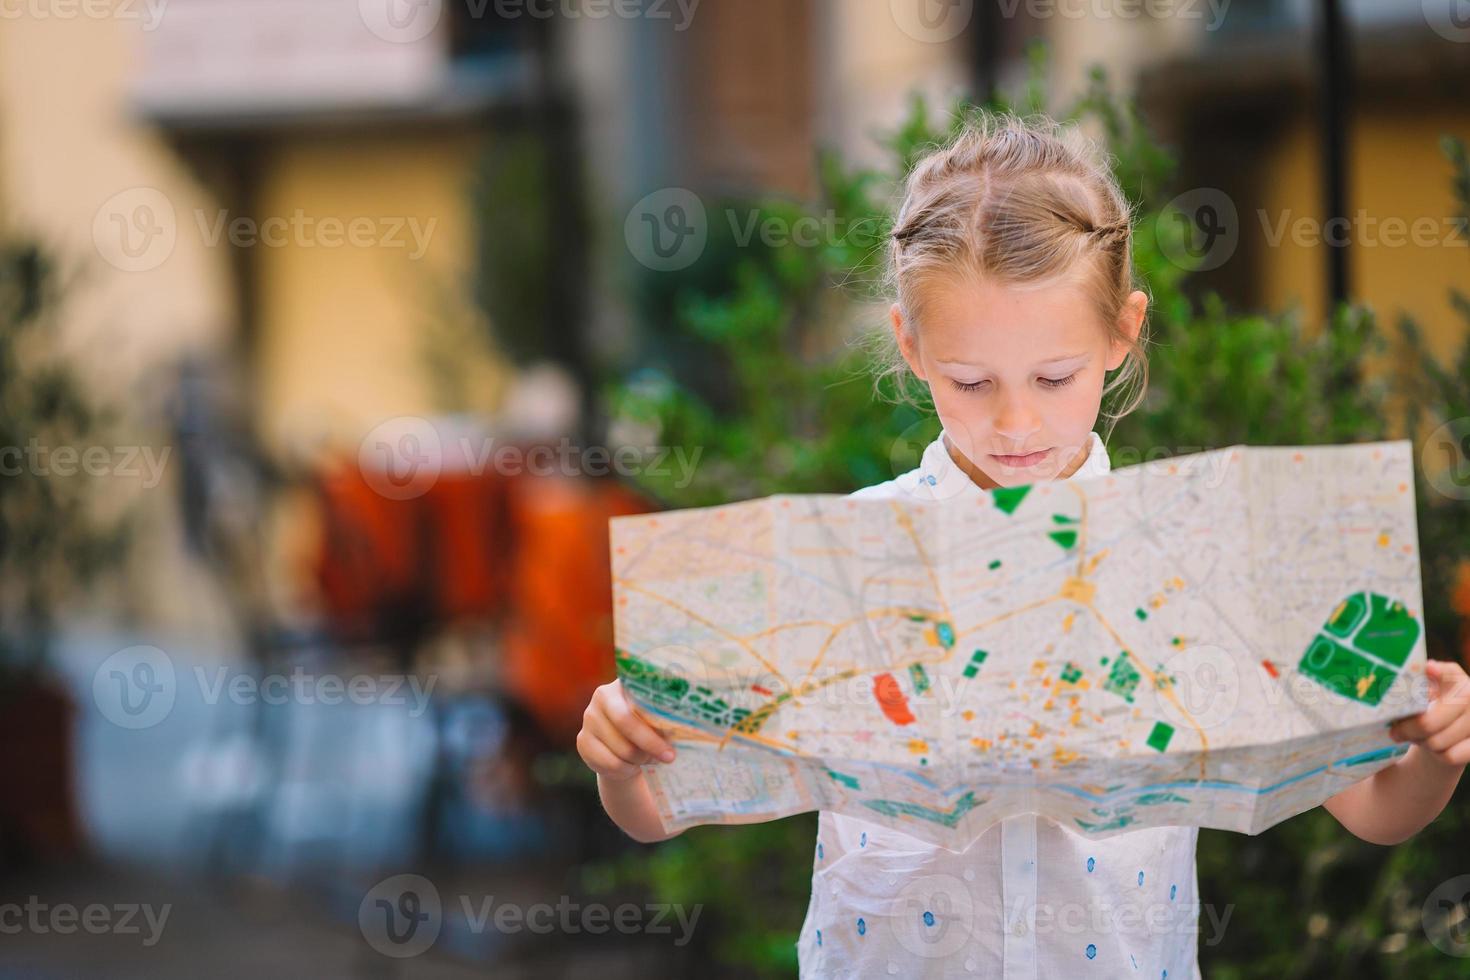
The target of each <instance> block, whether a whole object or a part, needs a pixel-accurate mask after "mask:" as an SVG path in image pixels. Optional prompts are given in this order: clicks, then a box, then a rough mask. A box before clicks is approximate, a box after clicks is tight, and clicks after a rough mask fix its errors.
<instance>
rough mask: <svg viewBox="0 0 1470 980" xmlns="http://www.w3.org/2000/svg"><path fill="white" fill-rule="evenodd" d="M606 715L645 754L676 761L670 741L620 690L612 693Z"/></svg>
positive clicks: (666, 760) (667, 760)
mask: <svg viewBox="0 0 1470 980" xmlns="http://www.w3.org/2000/svg"><path fill="white" fill-rule="evenodd" d="M607 700H608V705H607V710H606V714H607V717H608V720H610V721H611V722H612V723H613V724H614V725H616V726H617V729H618V731H619V732H620V733H622V735H623V737H624V738H626V739H628V740H629V741H631V742H633V743H635V744H636V745H637V746H638V747H639V748H640V749H642V750H643V751H644V752H647V753H648V754H649V755H651V756H655V757H657V758H660V759H662V760H663V761H665V762H672V761H673V760H674V747H673V746H672V745H670V744H669V741H668V739H666V738H664V737H663V736H662V735H660V734H659V733H658V729H656V728H654V727H653V726H652V725H650V724H649V723H648V722H647V721H646V720H645V719H644V718H643V716H642V715H641V714H640V713H639V712H638V710H637V708H636V707H635V706H634V704H633V702H632V701H630V700H629V699H628V696H627V695H626V694H624V693H623V691H622V689H621V688H619V689H618V690H617V691H615V692H610V693H609V697H608V699H607Z"/></svg>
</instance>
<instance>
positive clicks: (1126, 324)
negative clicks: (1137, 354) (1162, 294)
mask: <svg viewBox="0 0 1470 980" xmlns="http://www.w3.org/2000/svg"><path fill="white" fill-rule="evenodd" d="M1147 315H1148V294H1147V293H1145V292H1143V291H1142V290H1140V289H1135V290H1134V291H1133V292H1131V293H1129V294H1128V298H1127V299H1126V300H1124V301H1123V310H1122V312H1120V313H1119V314H1118V329H1119V330H1121V331H1122V332H1123V335H1124V336H1126V337H1128V338H1130V339H1131V340H1133V341H1134V342H1135V343H1136V342H1137V341H1138V334H1139V332H1140V331H1142V330H1143V318H1144V317H1145V316H1147ZM1127 356H1128V348H1127V346H1126V345H1124V344H1121V343H1114V344H1113V347H1112V349H1111V350H1110V351H1108V370H1109V371H1112V370H1115V369H1116V368H1118V366H1119V365H1121V364H1122V363H1123V361H1124V359H1125V358H1126V357H1127Z"/></svg>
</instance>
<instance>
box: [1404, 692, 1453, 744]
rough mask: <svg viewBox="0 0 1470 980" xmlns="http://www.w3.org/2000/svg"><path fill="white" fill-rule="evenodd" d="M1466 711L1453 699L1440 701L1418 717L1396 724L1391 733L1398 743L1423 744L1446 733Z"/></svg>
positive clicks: (1413, 716) (1433, 703)
mask: <svg viewBox="0 0 1470 980" xmlns="http://www.w3.org/2000/svg"><path fill="white" fill-rule="evenodd" d="M1464 711H1465V709H1464V706H1463V705H1460V704H1456V703H1455V702H1454V700H1453V699H1440V700H1438V701H1434V702H1432V703H1430V705H1429V707H1428V708H1425V709H1424V710H1423V711H1421V712H1419V713H1418V714H1417V715H1412V716H1410V717H1408V718H1402V719H1400V720H1399V721H1397V722H1395V723H1394V725H1393V728H1392V729H1390V731H1391V732H1392V733H1393V737H1394V738H1395V739H1396V740H1398V741H1410V742H1421V741H1423V740H1424V739H1426V738H1429V737H1430V736H1432V735H1437V734H1439V733H1440V732H1442V731H1444V730H1445V729H1446V728H1448V727H1449V726H1450V724H1451V723H1452V722H1453V721H1454V720H1455V719H1456V718H1458V717H1459V716H1460V715H1462V714H1464Z"/></svg>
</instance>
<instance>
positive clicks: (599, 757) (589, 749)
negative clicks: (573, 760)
mask: <svg viewBox="0 0 1470 980" xmlns="http://www.w3.org/2000/svg"><path fill="white" fill-rule="evenodd" d="M577 741H578V745H577V748H578V750H579V751H580V752H581V753H582V759H583V760H584V761H585V762H586V763H587V765H588V766H589V767H590V768H591V769H592V771H594V772H597V773H600V774H601V775H604V776H610V777H612V778H614V779H629V778H631V777H632V776H633V775H634V774H635V773H637V772H638V771H639V767H638V766H636V765H634V764H633V763H631V762H627V761H626V760H624V759H621V758H619V757H618V756H617V755H616V754H615V753H614V752H613V750H612V749H610V748H608V747H607V746H606V745H604V744H603V743H602V742H601V741H600V740H599V739H598V738H597V737H596V736H595V735H592V734H590V733H589V732H588V731H587V730H586V729H583V731H582V734H581V735H580V736H578V738H577Z"/></svg>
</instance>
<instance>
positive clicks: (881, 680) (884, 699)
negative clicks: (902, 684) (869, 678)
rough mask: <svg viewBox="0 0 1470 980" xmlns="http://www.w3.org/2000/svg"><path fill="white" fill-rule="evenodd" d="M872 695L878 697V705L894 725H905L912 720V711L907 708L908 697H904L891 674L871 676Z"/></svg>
mask: <svg viewBox="0 0 1470 980" xmlns="http://www.w3.org/2000/svg"><path fill="white" fill-rule="evenodd" d="M873 697H875V698H877V699H878V707H880V708H882V709H883V714H884V715H885V716H886V717H887V718H888V720H889V721H891V722H893V723H894V724H895V725H907V724H909V723H910V722H912V721H913V720H914V713H913V712H912V711H910V710H909V699H908V698H906V697H904V694H903V690H902V689H900V688H899V686H898V681H896V680H894V678H893V675H892V674H879V675H878V676H877V677H875V678H873Z"/></svg>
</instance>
